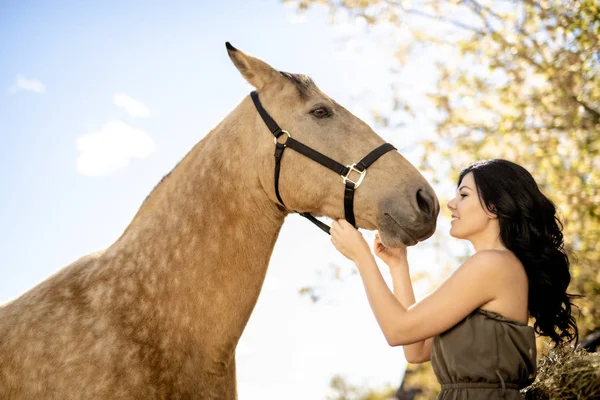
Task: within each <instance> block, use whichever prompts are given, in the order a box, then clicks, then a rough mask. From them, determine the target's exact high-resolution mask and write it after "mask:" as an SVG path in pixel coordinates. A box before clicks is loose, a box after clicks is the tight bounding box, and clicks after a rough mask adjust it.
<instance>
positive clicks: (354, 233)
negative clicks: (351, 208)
mask: <svg viewBox="0 0 600 400" xmlns="http://www.w3.org/2000/svg"><path fill="white" fill-rule="evenodd" d="M330 233H331V243H333V245H334V246H335V248H336V249H337V250H338V251H339V252H340V253H342V254H343V255H344V256H345V257H346V258H348V259H350V260H352V261H355V262H356V260H358V259H359V258H360V257H362V256H364V255H367V254H368V255H370V254H371V250H370V249H369V244H368V243H367V241H366V240H365V239H364V238H363V236H362V234H361V233H360V232H359V231H358V229H356V228H355V227H353V226H352V225H351V224H350V223H349V222H348V221H346V220H345V219H340V220H337V221H333V223H332V224H331V230H330Z"/></svg>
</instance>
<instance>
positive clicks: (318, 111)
mask: <svg viewBox="0 0 600 400" xmlns="http://www.w3.org/2000/svg"><path fill="white" fill-rule="evenodd" d="M310 113H311V114H312V115H313V116H315V117H317V118H327V117H329V115H330V114H329V110H328V109H326V108H325V107H319V108H315V109H314V110H312V111H311V112H310Z"/></svg>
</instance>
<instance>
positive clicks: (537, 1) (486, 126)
mask: <svg viewBox="0 0 600 400" xmlns="http://www.w3.org/2000/svg"><path fill="white" fill-rule="evenodd" d="M284 1H287V2H293V3H295V4H297V5H298V9H299V11H300V12H302V10H305V9H307V8H309V7H310V6H313V5H322V6H326V7H328V8H329V9H330V11H331V14H332V15H335V14H337V13H344V14H346V15H349V16H351V17H355V18H360V19H363V20H365V21H366V22H367V24H368V25H377V24H388V25H392V26H395V27H397V28H398V32H399V36H403V37H404V36H407V37H408V39H407V41H406V42H405V43H404V44H403V45H402V47H401V48H399V49H398V50H397V51H396V52H395V55H396V57H397V59H398V61H399V63H400V64H408V63H410V60H411V57H410V54H411V51H412V49H415V48H418V49H420V50H422V49H424V48H427V49H429V50H432V54H441V55H443V56H441V57H440V58H439V59H438V63H437V70H438V75H437V77H436V82H437V84H436V90H435V91H434V92H433V93H430V94H429V98H430V100H431V104H432V108H433V109H434V110H435V113H434V114H435V115H437V116H438V117H437V119H436V121H435V123H436V135H435V138H434V139H431V140H424V141H422V142H421V145H422V147H423V150H424V151H423V157H422V159H421V162H420V169H421V170H422V171H423V172H425V173H426V174H428V175H429V176H432V177H433V178H432V179H433V182H434V183H436V182H444V181H447V180H448V179H450V180H451V181H452V182H455V181H456V179H457V176H458V173H459V171H460V169H461V168H462V167H464V166H466V165H468V164H469V163H471V162H473V161H475V160H480V159H487V158H505V159H508V160H511V161H514V162H517V163H519V164H521V165H523V166H524V167H525V168H527V169H528V170H529V171H530V172H532V174H533V175H534V177H535V178H536V181H537V182H538V183H539V185H540V188H541V189H542V191H543V192H544V193H546V194H547V195H548V197H549V198H550V199H552V200H553V202H554V203H555V204H556V206H557V209H558V210H559V217H560V219H561V221H562V222H563V224H564V230H563V234H564V238H565V248H566V249H567V250H568V252H569V254H570V259H571V274H572V281H571V285H570V288H569V291H570V292H571V293H573V294H580V295H583V297H582V298H580V299H578V300H576V304H577V305H578V306H579V312H578V310H577V309H575V310H574V312H575V315H576V318H577V323H578V326H579V329H580V336H584V335H586V334H587V333H589V332H590V331H592V330H593V329H595V328H596V327H599V326H600V246H598V243H599V242H600V3H599V2H598V0H511V1H505V0H412V1H400V0H398V1H394V0H301V1H290V0H284ZM416 20H418V21H417V23H415V21H416ZM424 21H427V22H429V23H427V22H424ZM440 26H444V27H445V28H447V29H446V30H444V31H443V32H444V33H443V34H440V32H441V29H440ZM407 32H408V35H407ZM409 96H410V95H407V94H406V93H402V92H400V91H398V93H393V95H392V97H393V99H392V100H393V103H394V107H393V110H392V111H390V113H388V114H387V115H386V113H382V112H378V113H377V118H376V120H379V121H389V120H391V119H392V118H391V117H392V114H397V113H401V114H402V117H403V118H411V117H415V114H418V111H415V110H416V109H417V107H416V105H415V104H413V103H412V101H411V97H409ZM428 115H429V114H428ZM440 161H441V162H440ZM441 164H443V167H442V166H441ZM560 351H564V350H556V352H555V353H550V355H548V356H547V357H544V358H542V359H541V360H540V364H539V366H540V371H539V375H538V378H537V380H536V382H535V383H534V385H533V386H532V387H531V388H530V389H531V390H529V393H528V396H529V397H528V398H533V397H531V396H533V395H536V396H539V397H540V398H544V397H543V396H546V395H547V396H548V397H545V398H553V399H554V398H556V399H561V398H594V397H581V396H583V394H584V393H587V392H586V390H588V392H589V390H592V389H590V388H591V387H592V386H589V387H588V388H587V389H586V388H584V387H583V386H581V385H584V386H585V385H586V384H587V383H586V382H587V381H581V379H584V378H582V376H583V375H580V374H587V375H585V376H587V378H585V379H588V378H589V379H592V380H593V379H595V381H594V382H596V389H593V390H598V389H597V385H598V380H599V377H598V370H599V368H600V367H599V364H598V356H597V355H590V356H586V355H584V354H580V357H579V358H577V357H574V358H570V359H569V358H567V357H566V356H565V355H564V353H560V354H559V353H558V352H560ZM552 362H556V363H558V364H557V365H556V366H557V367H558V369H555V370H553V369H552V365H553V364H552ZM590 366H593V368H595V372H594V373H595V375H593V374H592V372H593V371H592V370H590V369H589V368H590ZM413 370H414V371H415V372H414V374H413V375H412V376H411V375H410V373H409V374H408V375H407V377H406V381H405V383H404V385H403V386H406V387H408V388H410V387H412V388H416V389H419V390H424V391H425V392H419V393H418V394H417V396H420V397H417V398H422V399H428V398H435V393H429V392H427V391H428V390H437V389H435V388H438V387H439V386H438V385H437V383H436V381H435V377H434V376H433V374H432V371H431V368H430V367H428V366H427V365H424V366H418V367H413V366H411V367H409V371H413ZM594 377H595V378H594ZM566 380H568V381H569V382H567V381H566ZM553 382H554V383H553ZM590 382H591V381H590ZM578 383H580V384H581V385H578ZM563 384H564V385H563ZM567 384H573V385H571V386H569V388H571V389H572V388H576V389H575V392H573V393H579V397H578V395H572V394H571V395H565V396H566V397H564V396H563V394H561V393H559V392H558V391H554V392H553V391H549V390H550V389H549V388H550V387H551V386H553V385H554V387H553V389H552V390H557V389H559V388H561V387H565V388H566V386H565V385H567ZM432 388H434V389H432ZM565 390H567V389H565ZM569 390H570V389H569ZM590 393H591V392H590ZM594 393H598V392H597V391H596V392H594ZM561 396H563V397H561ZM569 396H570V397H569ZM593 396H597V395H593ZM536 398H537V397H536Z"/></svg>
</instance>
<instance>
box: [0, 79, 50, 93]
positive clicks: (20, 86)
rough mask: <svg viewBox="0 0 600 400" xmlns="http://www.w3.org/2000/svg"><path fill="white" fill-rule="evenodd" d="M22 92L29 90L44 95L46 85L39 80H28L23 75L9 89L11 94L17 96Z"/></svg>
mask: <svg viewBox="0 0 600 400" xmlns="http://www.w3.org/2000/svg"><path fill="white" fill-rule="evenodd" d="M21 90H27V91H29V92H34V93H44V92H45V91H46V85H44V84H43V83H42V82H40V81H38V80H37V79H27V78H25V77H24V76H23V75H19V76H18V77H17V81H16V82H15V83H14V84H13V85H12V86H11V87H10V89H8V92H9V93H10V94H15V93H17V92H19V91H21Z"/></svg>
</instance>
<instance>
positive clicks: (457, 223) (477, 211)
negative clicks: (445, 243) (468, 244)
mask: <svg viewBox="0 0 600 400" xmlns="http://www.w3.org/2000/svg"><path fill="white" fill-rule="evenodd" d="M448 209H449V210H450V211H451V212H452V223H451V224H452V227H451V228H450V235H451V236H453V237H455V238H457V239H470V238H472V237H473V236H474V235H477V234H478V233H480V232H483V231H484V230H485V229H486V228H487V227H488V225H489V223H490V220H491V219H493V218H494V215H493V214H492V213H490V212H489V211H488V210H487V209H484V206H483V205H482V201H481V200H480V198H479V193H478V191H477V187H476V186H475V179H474V178H473V174H472V173H468V174H467V175H465V176H464V178H463V180H462V181H461V182H460V185H458V190H457V192H456V197H454V198H453V199H452V200H450V202H449V203H448Z"/></svg>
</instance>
